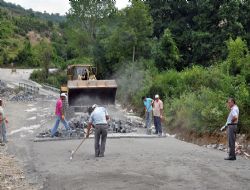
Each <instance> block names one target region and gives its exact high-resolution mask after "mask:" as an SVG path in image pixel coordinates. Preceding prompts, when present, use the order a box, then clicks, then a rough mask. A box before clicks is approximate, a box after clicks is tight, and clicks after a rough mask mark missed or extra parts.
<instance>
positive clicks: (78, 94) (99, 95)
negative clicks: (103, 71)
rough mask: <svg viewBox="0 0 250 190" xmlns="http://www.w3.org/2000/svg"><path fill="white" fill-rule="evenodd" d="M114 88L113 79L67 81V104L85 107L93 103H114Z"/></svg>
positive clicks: (115, 85) (115, 86) (115, 87)
mask: <svg viewBox="0 0 250 190" xmlns="http://www.w3.org/2000/svg"><path fill="white" fill-rule="evenodd" d="M116 89H117V84H116V82H115V80H73V81H68V102H69V106H72V107H86V106H90V105H93V104H98V105H107V104H114V103H115V95H116Z"/></svg>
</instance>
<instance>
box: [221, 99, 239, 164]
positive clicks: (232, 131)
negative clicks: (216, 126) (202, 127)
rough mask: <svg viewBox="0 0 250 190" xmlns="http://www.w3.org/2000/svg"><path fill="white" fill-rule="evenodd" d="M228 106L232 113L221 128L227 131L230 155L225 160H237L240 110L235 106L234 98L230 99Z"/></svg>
mask: <svg viewBox="0 0 250 190" xmlns="http://www.w3.org/2000/svg"><path fill="white" fill-rule="evenodd" d="M227 106H228V108H229V109H230V113H229V115H228V117H227V122H226V124H225V125H224V126H223V127H222V128H221V131H223V130H225V129H227V138H228V147H229V155H228V157H226V158H225V160H236V154H235V140H236V130H237V125H238V120H239V108H238V106H237V105H236V104H235V100H234V99H233V98H229V99H228V100H227Z"/></svg>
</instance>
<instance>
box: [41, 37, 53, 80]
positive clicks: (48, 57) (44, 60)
mask: <svg viewBox="0 0 250 190" xmlns="http://www.w3.org/2000/svg"><path fill="white" fill-rule="evenodd" d="M38 49H39V54H38V57H39V59H40V61H41V66H42V68H43V70H44V73H45V78H46V79H47V78H48V76H49V66H50V65H51V61H52V60H53V59H54V58H55V53H54V49H53V47H52V46H51V44H49V42H47V41H45V40H42V41H41V42H40V44H39V47H38Z"/></svg>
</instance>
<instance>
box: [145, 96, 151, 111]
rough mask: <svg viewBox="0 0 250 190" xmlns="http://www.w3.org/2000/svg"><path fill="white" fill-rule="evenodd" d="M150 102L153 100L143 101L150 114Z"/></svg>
mask: <svg viewBox="0 0 250 190" xmlns="http://www.w3.org/2000/svg"><path fill="white" fill-rule="evenodd" d="M152 101H153V99H151V98H146V100H144V101H143V103H144V106H145V107H146V111H147V112H151V111H152V109H153V108H152Z"/></svg>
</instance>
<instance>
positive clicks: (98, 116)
mask: <svg viewBox="0 0 250 190" xmlns="http://www.w3.org/2000/svg"><path fill="white" fill-rule="evenodd" d="M109 119H110V118H109V115H108V112H107V110H106V109H105V108H104V107H98V106H97V105H96V104H94V105H93V106H92V113H91V114H90V117H89V123H88V131H87V136H86V138H88V137H89V133H90V129H91V127H94V128H95V157H104V152H105V145H106V139H107V134H108V122H107V121H108V120H109ZM100 139H101V144H100Z"/></svg>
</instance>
